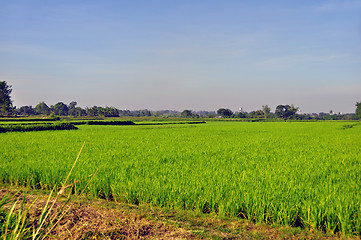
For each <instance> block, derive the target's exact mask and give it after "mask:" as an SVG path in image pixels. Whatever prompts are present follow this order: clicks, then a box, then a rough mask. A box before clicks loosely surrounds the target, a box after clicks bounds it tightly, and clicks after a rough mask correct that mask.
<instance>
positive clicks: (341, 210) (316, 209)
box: [0, 122, 361, 235]
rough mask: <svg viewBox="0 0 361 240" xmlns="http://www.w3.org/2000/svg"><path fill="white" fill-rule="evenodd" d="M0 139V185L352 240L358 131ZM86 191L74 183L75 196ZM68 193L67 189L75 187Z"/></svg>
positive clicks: (359, 222) (211, 127)
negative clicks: (63, 190)
mask: <svg viewBox="0 0 361 240" xmlns="http://www.w3.org/2000/svg"><path fill="white" fill-rule="evenodd" d="M78 128H79V129H78V130H72V131H42V132H8V133H1V134H0V158H1V160H0V182H3V183H7V184H14V185H26V186H31V187H33V188H51V187H52V186H54V185H55V184H59V183H60V181H61V180H63V179H64V178H65V176H66V175H67V173H68V172H69V169H70V168H71V166H72V164H73V162H74V160H75V158H76V156H77V154H78V152H79V150H80V148H81V146H82V144H83V142H84V141H85V142H86V145H85V148H84V149H83V152H82V155H81V157H80V159H79V162H78V163H77V166H76V168H75V170H74V175H73V178H74V179H81V178H83V177H86V176H88V175H90V174H92V173H93V172H95V171H96V170H97V169H99V172H98V173H97V175H96V176H95V178H94V179H93V181H92V183H91V185H90V186H89V187H88V189H87V190H88V192H87V194H91V195H94V196H98V197H102V198H107V199H111V200H116V201H123V202H129V203H134V204H150V205H155V206H162V207H170V208H174V209H189V210H193V211H200V212H203V213H205V214H208V213H210V214H218V215H221V216H231V217H235V216H237V217H239V218H246V219H249V220H251V221H254V222H265V223H269V224H282V225H290V226H300V227H304V228H309V229H320V230H323V231H328V232H342V233H345V234H356V235H361V167H360V164H361V141H360V140H361V124H360V123H350V122H257V123H249V122H246V123H242V122H208V123H207V124H196V125H159V126H151V125H143V126H91V125H79V126H78ZM85 184H86V183H85V182H84V183H79V184H78V189H82V186H84V185H85ZM75 191H76V189H75Z"/></svg>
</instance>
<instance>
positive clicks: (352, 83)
mask: <svg viewBox="0 0 361 240" xmlns="http://www.w3.org/2000/svg"><path fill="white" fill-rule="evenodd" d="M0 81H7V82H8V84H9V85H12V88H13V93H12V99H13V101H14V105H15V106H17V107H20V106H23V105H32V106H33V107H34V106H35V105H37V104H38V103H39V102H41V101H45V102H46V103H47V104H48V105H53V104H55V103H57V102H59V101H62V102H64V103H66V104H68V103H69V102H70V101H77V102H78V105H79V106H81V107H86V106H89V107H91V106H94V105H97V106H104V107H105V106H113V107H117V108H119V109H131V110H136V109H150V110H163V109H169V110H180V111H181V110H184V109H192V110H196V111H197V110H217V109H218V108H221V107H225V108H230V109H232V110H233V111H235V110H238V108H239V107H243V109H244V110H245V111H252V110H258V109H260V108H261V107H262V105H265V104H268V105H269V106H270V107H271V110H272V111H274V110H275V107H276V106H277V105H278V104H294V105H295V106H298V107H300V109H301V110H302V112H305V113H311V112H321V111H323V112H328V111H330V110H333V111H335V112H344V113H346V112H354V111H355V108H356V107H355V103H356V101H361V0H327V1H326V0H302V1H289V0H283V1H278V0H272V1H270V0H255V1H253V0H249V1H246V0H244V1H241V0H224V1H212V0H197V1H195V0H174V1H173V0H172V1H169V0H152V1H149V0H128V1H126V0H124V1H118V0H114V1H113V0H105V1H98V0H86V1H80V0H78V1H77V0H61V1H49V0H47V1H45V0H17V1H0Z"/></svg>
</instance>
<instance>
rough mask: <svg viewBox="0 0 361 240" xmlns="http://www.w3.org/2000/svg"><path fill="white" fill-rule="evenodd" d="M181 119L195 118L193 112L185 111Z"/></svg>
mask: <svg viewBox="0 0 361 240" xmlns="http://www.w3.org/2000/svg"><path fill="white" fill-rule="evenodd" d="M181 117H185V118H189V117H193V113H192V110H184V111H183V112H182V113H181Z"/></svg>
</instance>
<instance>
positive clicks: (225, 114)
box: [217, 108, 233, 118]
mask: <svg viewBox="0 0 361 240" xmlns="http://www.w3.org/2000/svg"><path fill="white" fill-rule="evenodd" d="M217 114H218V115H219V116H222V117H227V118H229V117H232V115H233V112H232V111H231V109H226V108H220V109H218V110H217Z"/></svg>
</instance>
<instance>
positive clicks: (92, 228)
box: [0, 185, 359, 239]
mask: <svg viewBox="0 0 361 240" xmlns="http://www.w3.org/2000/svg"><path fill="white" fill-rule="evenodd" d="M24 190H25V191H27V195H26V202H25V207H26V208H27V207H28V206H29V204H31V203H32V205H31V208H29V211H28V217H27V218H26V227H29V228H32V227H33V226H36V225H37V221H38V219H39V217H40V214H41V213H42V211H43V210H44V207H45V205H46V203H49V204H52V203H53V201H54V200H55V199H54V198H51V199H50V201H49V202H48V195H49V192H48V191H41V190H40V191H39V190H36V191H34V190H31V191H29V190H26V189H24ZM9 192H10V193H11V192H14V191H11V190H9V186H6V185H0V199H3V198H4V196H5V195H6V194H8V193H9ZM15 192H17V191H15ZM17 197H18V198H21V199H22V198H23V197H24V195H23V194H20V195H19V194H18V195H17ZM66 202H67V197H60V198H59V199H58V200H57V202H56V203H55V205H54V212H61V206H63V205H64V204H65V203H66ZM72 203H73V205H72V207H71V208H70V209H69V210H68V211H67V213H66V214H65V215H64V216H63V217H62V218H61V219H60V221H59V222H58V224H57V225H56V226H54V227H53V228H52V230H51V232H50V235H49V236H48V237H47V238H46V239H53V237H52V236H54V237H55V236H56V238H57V239H359V237H356V236H355V237H351V236H341V235H334V234H330V233H322V232H321V231H312V232H310V231H308V230H302V229H300V228H292V227H286V226H269V225H265V224H255V223H252V222H250V221H248V220H244V219H239V218H221V217H219V216H217V215H205V214H201V213H195V212H193V211H185V210H174V209H169V208H159V207H154V206H149V205H142V206H137V205H133V204H127V203H118V202H109V201H106V200H101V199H95V198H92V197H89V196H80V198H78V199H77V200H76V201H73V202H72ZM10 206H11V205H8V206H7V207H6V208H4V207H0V212H1V213H6V212H8V211H9V208H10ZM0 235H1V231H0ZM42 237H44V236H42ZM30 238H31V237H30V236H29V235H23V236H22V237H21V239H30ZM7 239H10V238H7Z"/></svg>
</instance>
